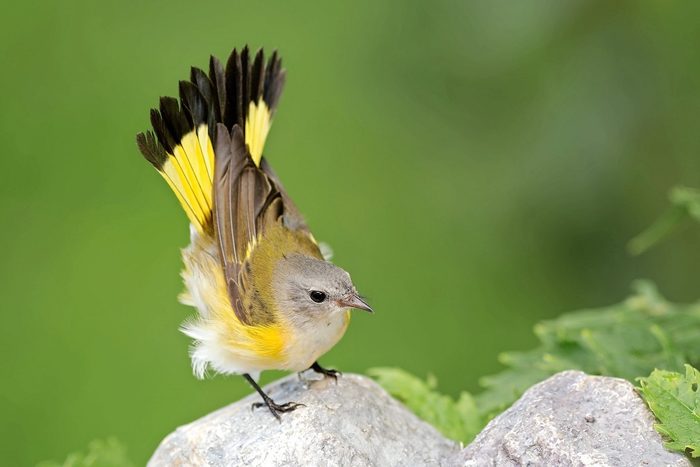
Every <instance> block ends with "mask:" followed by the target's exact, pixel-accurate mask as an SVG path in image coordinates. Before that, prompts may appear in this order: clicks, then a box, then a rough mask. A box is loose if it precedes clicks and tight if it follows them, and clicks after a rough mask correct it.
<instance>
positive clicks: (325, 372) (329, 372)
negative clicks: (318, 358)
mask: <svg viewBox="0 0 700 467" xmlns="http://www.w3.org/2000/svg"><path fill="white" fill-rule="evenodd" d="M311 369H312V370H314V371H315V372H316V373H321V374H322V375H323V376H330V377H331V378H333V379H334V380H335V383H336V384H338V376H340V375H341V374H342V373H341V372H339V371H338V370H331V369H327V368H323V367H322V366H321V365H319V364H318V362H314V364H313V365H311Z"/></svg>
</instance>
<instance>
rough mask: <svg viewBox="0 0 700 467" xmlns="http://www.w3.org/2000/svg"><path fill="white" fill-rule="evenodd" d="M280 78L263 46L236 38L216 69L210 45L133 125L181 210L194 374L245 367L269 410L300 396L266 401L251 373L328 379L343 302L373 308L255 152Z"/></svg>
mask: <svg viewBox="0 0 700 467" xmlns="http://www.w3.org/2000/svg"><path fill="white" fill-rule="evenodd" d="M284 81H285V70H283V69H282V60H281V59H280V57H279V56H278V55H277V52H274V53H272V55H271V56H270V58H269V59H268V60H267V61H266V60H265V55H264V52H263V50H262V49H261V50H259V51H258V52H257V53H256V54H255V56H254V57H252V55H251V54H250V53H249V50H248V47H247V46H246V47H245V48H243V49H242V50H241V51H240V53H239V52H238V51H237V50H236V49H234V50H233V52H232V53H231V55H230V56H229V58H228V61H227V63H226V68H225V69H224V67H223V66H222V64H221V62H220V61H219V60H218V59H217V58H216V57H213V56H212V57H211V58H210V60H209V73H208V74H207V73H206V72H204V71H203V70H201V69H199V68H196V67H192V69H191V73H190V80H189V81H180V85H179V95H180V100H179V102H178V100H177V99H176V98H173V97H161V99H160V105H159V108H158V109H152V110H151V124H152V126H153V131H147V132H145V133H139V134H138V135H137V136H136V142H137V145H138V148H139V150H140V151H141V153H142V154H143V155H144V157H145V158H146V159H147V160H148V161H149V162H150V163H151V164H153V166H155V168H156V169H157V170H158V172H160V174H161V175H162V176H163V178H165V181H166V182H167V184H168V185H169V186H170V188H171V189H172V191H173V192H174V193H175V196H176V197H177V199H178V200H179V201H180V204H181V205H182V208H183V209H184V210H185V213H186V214H187V217H188V218H189V221H190V244H189V246H187V247H186V248H185V249H184V250H182V259H183V262H184V269H183V271H182V278H183V281H184V285H185V291H184V292H183V293H182V294H181V295H180V297H179V298H180V301H181V302H182V303H184V304H186V305H190V306H193V307H195V308H196V309H197V316H196V317H194V318H192V319H190V320H188V321H186V322H185V323H183V325H182V327H181V330H182V332H184V333H185V334H186V335H187V336H189V337H191V338H192V339H193V343H192V346H191V348H190V357H191V359H192V368H193V372H194V374H195V376H196V377H198V378H200V379H202V378H204V376H205V374H206V373H207V370H209V369H211V370H213V371H215V372H217V373H222V374H240V375H243V376H244V377H245V379H246V380H247V381H248V382H249V383H250V384H251V385H252V386H253V388H255V390H256V391H257V392H258V393H259V394H260V396H261V397H262V399H263V403H256V404H254V406H255V407H261V406H263V405H265V406H267V407H268V409H269V410H270V412H271V413H272V414H273V415H274V416H275V417H276V418H278V419H279V418H280V416H279V414H280V413H283V412H289V411H292V410H294V409H296V408H297V407H299V406H300V405H301V404H297V403H295V402H287V403H283V404H277V403H276V402H275V401H273V400H272V399H271V398H270V397H269V396H268V395H267V394H265V392H264V391H263V390H262V389H261V388H260V386H259V385H258V383H257V381H258V379H259V377H260V372H261V371H263V370H272V369H276V370H287V371H297V372H301V371H304V370H307V369H313V370H314V371H316V372H318V373H322V374H323V375H325V376H331V377H334V378H337V376H338V375H339V372H337V371H336V370H331V369H326V368H323V367H322V366H321V365H319V363H318V358H319V357H320V356H321V355H323V354H324V353H326V352H327V351H328V350H330V349H331V348H332V347H333V346H334V345H335V344H336V343H337V342H338V341H339V340H340V338H341V337H342V336H343V334H344V333H345V330H346V329H347V326H348V322H349V320H350V309H352V308H357V309H361V310H366V311H368V312H372V308H371V307H370V306H369V305H368V304H367V302H366V301H365V300H364V299H363V298H362V297H361V296H360V295H359V294H358V293H357V290H356V289H355V286H354V285H353V283H352V281H351V279H350V275H349V274H348V273H347V272H345V271H344V270H343V269H341V268H339V267H338V266H335V265H333V264H332V263H330V262H329V261H327V260H326V259H324V256H323V254H322V252H321V247H319V244H318V243H317V242H316V240H315V239H314V236H313V235H312V234H311V232H310V231H309V228H308V226H307V224H306V222H305V221H304V218H303V217H302V216H301V215H300V214H299V210H298V209H297V207H296V206H295V205H294V203H293V202H292V200H291V199H290V198H289V196H288V195H287V192H286V191H285V190H284V187H283V186H282V184H281V183H280V180H279V178H278V177H277V175H276V174H275V173H274V172H273V170H272V168H271V167H270V165H269V164H268V162H267V159H266V158H265V157H264V156H263V148H264V145H265V139H266V138H267V134H268V131H269V130H270V125H271V123H272V117H273V116H274V113H275V109H276V108H277V103H278V101H279V98H280V94H281V92H282V87H283V85H284Z"/></svg>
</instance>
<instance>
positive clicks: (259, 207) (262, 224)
mask: <svg viewBox="0 0 700 467" xmlns="http://www.w3.org/2000/svg"><path fill="white" fill-rule="evenodd" d="M244 138H245V137H244V134H243V131H242V130H241V128H240V127H239V126H238V125H234V127H233V131H232V132H231V133H230V134H229V132H228V130H227V129H226V127H225V126H224V125H222V124H219V125H218V127H217V130H216V149H215V152H216V157H217V164H216V172H215V175H214V180H215V184H214V225H215V230H216V236H217V238H218V240H219V248H220V252H221V259H222V265H223V268H224V277H225V278H226V285H227V288H228V293H229V298H230V300H231V305H232V306H233V309H234V311H235V313H236V316H237V317H238V319H239V320H240V321H241V322H242V323H244V324H256V325H260V324H265V323H269V322H271V321H272V320H273V319H274V316H273V315H272V310H266V309H264V308H261V307H256V308H254V309H253V308H252V307H248V306H246V303H245V302H246V300H244V295H245V293H246V291H249V284H248V282H249V278H248V267H249V266H247V265H249V264H250V262H249V260H250V258H251V254H252V252H253V249H254V248H255V246H256V243H257V242H258V241H259V239H260V238H261V237H262V236H263V235H264V233H265V231H266V230H267V229H269V228H271V227H272V226H274V225H275V224H278V223H279V222H280V221H281V220H282V215H283V213H284V208H285V206H284V203H283V200H282V196H281V194H280V192H279V190H278V189H277V187H276V186H275V184H274V182H273V181H271V180H270V179H269V178H268V176H267V175H266V174H265V173H264V172H263V171H262V170H261V169H260V168H259V167H257V166H256V165H255V162H254V161H253V158H252V157H251V155H250V152H249V151H248V150H247V147H246V144H245V139H244Z"/></svg>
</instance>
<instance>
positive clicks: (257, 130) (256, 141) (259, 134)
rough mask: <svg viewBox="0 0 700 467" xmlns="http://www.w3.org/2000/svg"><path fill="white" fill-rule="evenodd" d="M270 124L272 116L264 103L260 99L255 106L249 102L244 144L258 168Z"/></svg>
mask: <svg viewBox="0 0 700 467" xmlns="http://www.w3.org/2000/svg"><path fill="white" fill-rule="evenodd" d="M271 123H272V114H271V113H270V109H269V108H268V107H267V104H266V103H265V101H264V100H262V99H260V100H259V101H258V103H257V105H256V104H255V102H251V103H250V106H249V107H248V115H247V117H246V119H245V144H246V145H247V146H248V151H249V152H250V155H251V156H252V157H253V162H255V165H256V166H258V167H260V159H261V158H262V153H263V147H264V146H265V140H266V139H267V133H268V132H269V131H270V124H271Z"/></svg>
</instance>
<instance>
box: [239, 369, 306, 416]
mask: <svg viewBox="0 0 700 467" xmlns="http://www.w3.org/2000/svg"><path fill="white" fill-rule="evenodd" d="M243 377H244V378H245V379H246V381H248V382H249V383H250V385H251V386H253V389H255V390H256V391H258V394H260V397H262V398H263V402H254V403H253V407H252V408H253V409H257V408H259V407H263V406H267V408H268V409H270V413H272V415H274V416H275V418H276V419H277V420H280V421H281V419H280V414H281V413H284V412H292V411H293V410H295V409H297V408H299V407H306V406H305V405H304V404H299V403H297V402H287V403H285V404H277V403H276V402H275V401H273V400H272V398H271V397H270V396H268V395H267V394H265V391H263V390H262V388H261V387H260V386H258V383H256V382H255V380H254V379H253V378H251V376H250V375H249V374H244V375H243Z"/></svg>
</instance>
